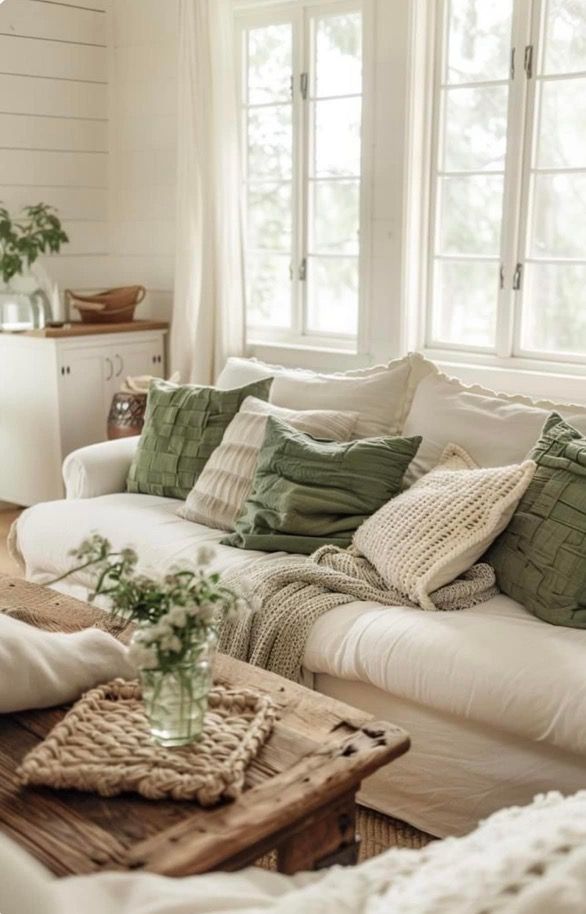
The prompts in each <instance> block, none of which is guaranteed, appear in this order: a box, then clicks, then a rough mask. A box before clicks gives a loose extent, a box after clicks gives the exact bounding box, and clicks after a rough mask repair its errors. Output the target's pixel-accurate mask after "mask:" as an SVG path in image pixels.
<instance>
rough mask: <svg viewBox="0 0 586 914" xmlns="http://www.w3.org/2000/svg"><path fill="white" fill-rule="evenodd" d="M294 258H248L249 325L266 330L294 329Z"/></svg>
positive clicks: (261, 256) (281, 256) (250, 256)
mask: <svg viewBox="0 0 586 914" xmlns="http://www.w3.org/2000/svg"><path fill="white" fill-rule="evenodd" d="M290 264H291V261H290V258H289V257H288V256H283V255H279V254H251V253H249V254H248V257H247V308H248V323H249V324H253V325H255V326H263V327H267V326H268V327H289V326H290V325H291V276H290V272H289V271H290Z"/></svg>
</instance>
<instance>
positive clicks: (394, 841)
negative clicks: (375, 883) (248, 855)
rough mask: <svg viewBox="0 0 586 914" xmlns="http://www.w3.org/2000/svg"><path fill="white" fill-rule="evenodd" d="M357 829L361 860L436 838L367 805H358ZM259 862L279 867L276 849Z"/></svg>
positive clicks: (274, 867)
mask: <svg viewBox="0 0 586 914" xmlns="http://www.w3.org/2000/svg"><path fill="white" fill-rule="evenodd" d="M356 831H357V833H358V834H359V835H360V849H359V853H358V862H359V863H362V861H363V860H369V859H370V858H371V857H376V856H378V854H382V853H383V852H384V851H388V850H390V848H391V847H409V848H412V849H414V850H417V848H420V847H425V845H426V844H429V842H430V841H436V840H437V838H434V837H433V836H432V835H428V834H426V832H424V831H419V829H418V828H413V826H412V825H407V823H406V822H401V821H400V820H399V819H391V817H390V816H383V814H382V813H380V812H375V811H374V810H373V809H366V807H365V806H359V807H358V808H357V811H356ZM256 866H261V867H262V868H263V869H265V870H274V869H276V868H277V863H276V854H275V853H274V852H273V853H271V854H266V855H265V856H264V857H261V858H260V860H257V862H256Z"/></svg>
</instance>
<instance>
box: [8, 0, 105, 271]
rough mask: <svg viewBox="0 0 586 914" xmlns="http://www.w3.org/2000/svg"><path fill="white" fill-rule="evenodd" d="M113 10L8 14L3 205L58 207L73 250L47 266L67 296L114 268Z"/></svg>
mask: <svg viewBox="0 0 586 914" xmlns="http://www.w3.org/2000/svg"><path fill="white" fill-rule="evenodd" d="M108 2H109V0H59V2H56V0H5V2H4V3H2V4H1V5H0V200H2V201H3V202H4V203H5V204H6V205H7V206H8V208H9V209H11V210H14V209H17V208H19V207H21V206H23V205H26V204H29V203H37V202H40V201H42V202H45V203H50V204H52V205H53V206H55V207H57V209H58V210H59V213H60V215H61V218H62V219H63V220H64V225H65V229H66V231H67V232H68V234H69V236H70V238H71V243H70V244H69V245H67V246H66V247H65V248H64V253H63V254H61V255H59V256H58V257H52V258H50V260H48V261H46V263H45V265H46V266H47V268H48V270H49V272H50V273H51V275H52V276H53V277H54V278H55V279H56V280H57V281H58V282H59V283H60V285H61V288H64V287H66V286H74V287H78V288H91V287H92V286H95V285H101V283H102V277H103V276H104V274H105V273H106V272H107V266H108V263H107V262H108V258H107V252H108V221H107V220H108V190H107V186H108V27H107V4H108ZM114 2H116V0H114Z"/></svg>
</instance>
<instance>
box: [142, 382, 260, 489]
mask: <svg viewBox="0 0 586 914" xmlns="http://www.w3.org/2000/svg"><path fill="white" fill-rule="evenodd" d="M271 384H272V378H266V379H263V380H262V381H255V382H254V383H253V384H247V385H246V387H239V388H237V389H236V390H217V389H216V388H215V387H194V386H193V385H190V384H185V385H182V386H180V387H177V385H175V384H169V383H168V382H167V381H152V382H151V386H150V389H149V396H148V401H147V408H146V416H145V423H144V428H143V431H142V435H141V436H140V441H139V443H138V448H137V451H136V454H135V457H134V460H133V461H132V466H131V467H130V472H129V474H128V480H127V489H128V491H129V492H141V493H142V494H144V495H163V496H166V497H168V498H187V496H188V495H189V493H190V492H191V490H192V488H193V486H194V484H195V481H196V479H197V478H198V476H199V474H200V473H201V471H202V470H203V468H204V466H205V465H206V463H207V461H208V459H209V457H210V455H211V454H212V451H214V450H215V448H217V446H218V445H219V444H220V442H221V440H222V438H223V435H224V432H225V431H226V429H227V427H228V425H229V424H230V422H231V421H232V419H233V418H234V416H235V415H236V413H237V412H238V410H239V409H240V406H241V404H242V402H243V401H244V400H245V399H246V397H259V398H260V399H261V400H267V399H268V396H269V391H270V389H271Z"/></svg>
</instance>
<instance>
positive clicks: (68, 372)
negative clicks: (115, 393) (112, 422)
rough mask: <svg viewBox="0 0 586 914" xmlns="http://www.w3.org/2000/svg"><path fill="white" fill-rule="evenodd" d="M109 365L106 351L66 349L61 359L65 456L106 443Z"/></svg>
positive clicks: (61, 403) (61, 404) (61, 408)
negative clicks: (105, 400)
mask: <svg viewBox="0 0 586 914" xmlns="http://www.w3.org/2000/svg"><path fill="white" fill-rule="evenodd" d="M107 368H108V362H107V359H106V358H105V353H104V350H103V349H99V348H96V349H92V348H87V349H83V348H80V349H64V350H63V351H62V352H61V354H60V358H59V359H58V366H57V370H58V372H59V412H60V419H61V443H62V448H63V456H65V455H66V454H69V453H70V452H71V451H74V450H75V449H76V448H78V447H85V445H87V444H95V443H96V442H97V441H104V440H105V439H106V413H105V411H104V386H105V383H106V379H107V376H108V375H107V371H106V369H107Z"/></svg>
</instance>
